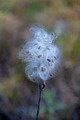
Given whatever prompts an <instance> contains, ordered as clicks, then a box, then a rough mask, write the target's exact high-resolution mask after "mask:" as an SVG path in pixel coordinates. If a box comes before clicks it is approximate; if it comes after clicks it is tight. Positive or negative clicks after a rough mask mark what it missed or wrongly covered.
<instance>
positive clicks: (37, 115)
mask: <svg viewBox="0 0 80 120" xmlns="http://www.w3.org/2000/svg"><path fill="white" fill-rule="evenodd" d="M41 91H42V88H41V80H39V100H38V107H37V114H36V120H39V110H40V101H41Z"/></svg>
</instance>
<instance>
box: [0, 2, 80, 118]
mask: <svg viewBox="0 0 80 120" xmlns="http://www.w3.org/2000/svg"><path fill="white" fill-rule="evenodd" d="M32 25H43V26H45V28H46V29H47V30H48V31H49V32H50V31H54V32H55V33H56V35H58V39H57V40H56V41H55V42H56V43H57V44H58V45H59V46H60V48H61V51H62V53H63V56H64V68H65V69H64V73H65V71H66V73H65V74H66V75H65V79H66V80H67V81H68V82H65V84H64V80H63V83H62V82H61V81H60V80H59V81H60V82H59V81H57V80H56V81H52V83H51V82H50V83H51V84H52V86H51V88H53V87H55V85H54V83H55V82H56V83H57V84H58V85H59V86H60V87H61V88H60V90H62V91H63V94H64V96H65V97H64V96H61V98H62V99H61V100H62V101H60V99H58V100H55V96H56V94H57V93H56V91H57V89H59V86H58V88H57V87H55V91H54V89H51V91H50V90H49V91H47V92H46V91H45V92H43V95H42V99H43V100H42V104H41V109H40V115H41V116H42V118H44V120H46V119H48V120H49V119H50V120H51V119H53V116H54V114H55V111H57V110H61V109H64V108H65V107H64V104H63V102H64V101H67V103H70V101H69V98H66V96H67V95H69V97H71V99H72V101H73V100H75V99H74V98H73V97H72V94H70V92H71V91H72V90H73V91H74V93H75V95H74V96H80V95H79V90H80V89H79V80H80V68H79V65H80V59H79V57H80V0H0V92H1V93H4V94H5V96H6V97H7V98H8V100H9V102H10V103H11V106H12V107H13V108H14V109H15V107H16V105H19V104H20V106H26V107H28V106H29V105H30V104H31V106H30V107H32V108H33V107H34V108H36V104H37V99H36V96H37V92H36V91H37V87H36V85H35V84H34V83H31V82H30V81H28V80H27V78H26V77H25V72H24V66H25V64H21V62H20V61H19V60H18V57H17V56H18V52H19V49H20V46H21V45H22V44H24V43H25V42H26V41H27V40H28V38H29V32H28V30H29V27H30V26H32ZM78 59H79V60H78ZM50 83H49V86H50ZM73 83H74V84H73ZM61 85H62V86H61ZM66 85H67V87H65V86H66ZM69 87H71V89H70V91H68V92H67V91H66V92H64V91H65V89H67V88H69ZM74 88H75V89H74ZM77 88H78V90H77V93H78V94H77V93H76V89H77ZM33 89H34V90H33ZM59 92H61V91H59ZM65 93H66V95H65ZM34 94H35V95H34ZM59 94H60V95H61V93H59ZM4 99H5V98H4ZM64 99H66V100H64ZM12 103H13V104H12ZM0 104H2V103H0ZM14 106H15V107H14ZM5 108H6V107H5ZM9 109H10V110H11V109H12V108H9ZM33 111H34V110H33ZM30 114H31V113H30ZM46 115H47V116H48V118H46ZM27 119H31V118H27ZM32 120H33V117H32ZM65 120H66V119H65Z"/></svg>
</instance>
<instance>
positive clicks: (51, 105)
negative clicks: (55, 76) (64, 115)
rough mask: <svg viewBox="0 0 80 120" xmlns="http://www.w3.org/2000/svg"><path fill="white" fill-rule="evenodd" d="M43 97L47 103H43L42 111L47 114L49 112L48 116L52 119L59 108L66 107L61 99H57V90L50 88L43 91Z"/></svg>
mask: <svg viewBox="0 0 80 120" xmlns="http://www.w3.org/2000/svg"><path fill="white" fill-rule="evenodd" d="M42 98H43V100H44V101H46V102H45V104H47V105H45V104H41V109H40V113H41V114H45V113H47V118H48V119H50V120H52V119H53V118H54V113H55V112H56V111H57V110H61V109H64V104H63V103H61V102H60V101H56V100H55V90H54V89H53V90H48V91H45V92H43V94H42Z"/></svg>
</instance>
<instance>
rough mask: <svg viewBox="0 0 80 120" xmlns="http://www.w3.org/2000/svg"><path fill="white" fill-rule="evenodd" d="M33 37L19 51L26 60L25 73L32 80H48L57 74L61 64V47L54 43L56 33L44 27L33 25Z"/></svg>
mask: <svg viewBox="0 0 80 120" xmlns="http://www.w3.org/2000/svg"><path fill="white" fill-rule="evenodd" d="M30 33H31V35H32V37H31V38H30V40H29V41H28V42H27V43H26V44H25V45H24V46H23V48H22V49H21V51H20V52H19V59H22V61H23V62H26V67H25V74H26V75H27V77H28V78H29V79H30V80H31V81H34V82H35V81H36V82H37V81H38V80H39V79H41V80H43V81H46V80H49V79H51V78H53V77H54V76H55V74H57V69H59V66H60V64H61V56H62V54H61V52H60V49H59V48H58V47H57V46H56V45H55V44H54V40H55V39H56V38H57V36H55V34H53V35H52V34H48V33H47V32H46V31H45V30H44V29H43V28H39V27H31V28H30Z"/></svg>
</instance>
